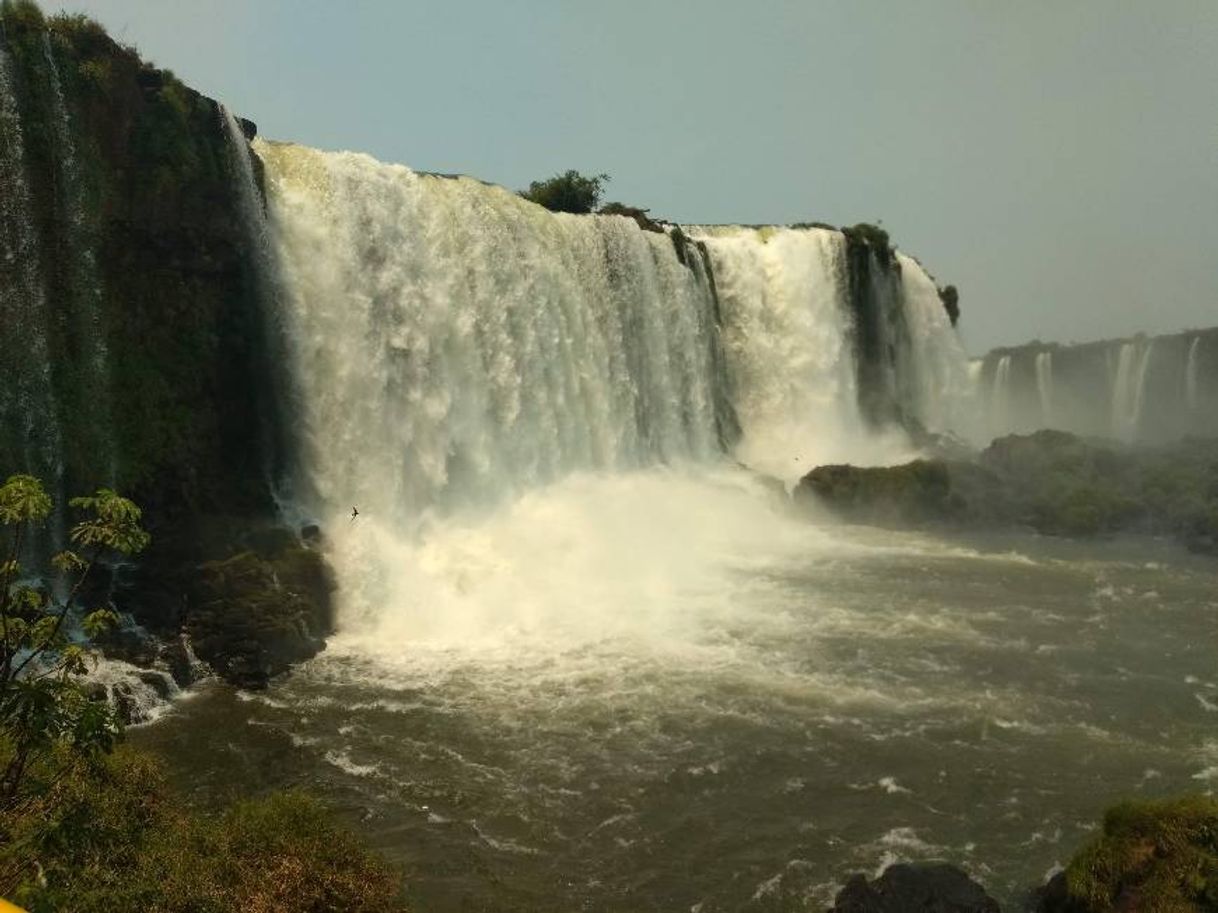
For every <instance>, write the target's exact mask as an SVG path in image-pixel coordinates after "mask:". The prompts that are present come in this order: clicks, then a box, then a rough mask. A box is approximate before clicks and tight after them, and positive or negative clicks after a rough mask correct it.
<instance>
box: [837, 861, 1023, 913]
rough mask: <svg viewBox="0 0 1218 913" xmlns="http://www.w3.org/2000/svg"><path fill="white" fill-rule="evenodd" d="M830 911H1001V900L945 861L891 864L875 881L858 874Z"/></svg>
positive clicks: (847, 885) (969, 912) (958, 912)
mask: <svg viewBox="0 0 1218 913" xmlns="http://www.w3.org/2000/svg"><path fill="white" fill-rule="evenodd" d="M830 913H1000V908H999V906H998V902H997V901H996V900H994V898H992V897H990V896H989V895H988V894H987V893H986V892H985V889H984V888H982V887H981V885H979V884H977V882H975V881H973V880H972V879H971V878H969V877H968V875H966V874H965V873H964V872H962V871H961V870H960V869H958V868H956V867H955V866H952V865H947V864H945V863H927V862H919V863H910V864H905V863H902V864H899V865H890V866H889V867H888V868H886V869H885V870H884V873H883V874H882V875H880V877H879V878H876V879H875V880H874V881H868V880H867V879H866V877H865V876H863V875H855V876H854V877H853V878H851V879H850V880H849V881H848V882H846V886H845V887H844V888H842V889H841V891H839V892H838V895H837V899H836V900H835V901H834V904H833V909H832V910H831V911H830Z"/></svg>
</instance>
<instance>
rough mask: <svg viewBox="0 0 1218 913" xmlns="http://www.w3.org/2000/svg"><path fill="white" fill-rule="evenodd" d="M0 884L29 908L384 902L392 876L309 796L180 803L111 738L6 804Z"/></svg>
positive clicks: (340, 906)
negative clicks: (212, 809)
mask: <svg viewBox="0 0 1218 913" xmlns="http://www.w3.org/2000/svg"><path fill="white" fill-rule="evenodd" d="M0 827H2V828H3V830H2V831H0V895H3V896H5V897H8V898H11V899H12V900H14V901H15V902H17V903H20V904H22V905H23V906H25V907H26V908H27V909H28V910H30V911H31V913H51V911H64V910H71V911H73V913H110V911H116V910H146V911H150V913H231V911H234V910H241V911H250V913H279V911H285V910H292V911H305V913H393V911H402V910H404V906H403V905H402V903H401V900H400V894H401V881H400V878H399V876H398V875H397V874H396V873H395V872H394V871H393V870H392V869H391V868H390V867H389V866H387V865H386V864H385V863H384V862H382V861H381V860H380V859H379V858H378V857H376V856H375V855H374V854H372V853H371V852H369V851H368V850H367V849H365V848H364V847H363V846H362V845H361V844H360V843H359V841H358V840H357V839H356V838H355V837H354V836H353V835H352V834H350V833H349V832H348V831H346V830H344V829H342V828H340V827H338V826H336V825H335V824H334V823H333V822H332V821H331V820H330V818H329V816H328V815H327V813H326V812H325V810H324V809H323V808H322V807H321V806H320V805H319V804H318V803H317V802H315V801H313V800H311V799H309V798H307V797H305V796H303V795H300V794H298V793H291V792H289V793H280V794H276V795H273V796H270V797H268V798H263V799H257V800H252V801H246V802H241V803H238V804H236V805H234V806H233V807H232V808H230V809H228V810H227V811H225V812H223V813H221V814H217V815H205V814H199V813H197V812H193V811H191V810H189V809H187V808H186V807H185V806H184V805H183V804H182V803H181V802H180V801H178V800H176V799H175V797H174V796H173V795H172V794H171V793H170V792H169V790H168V788H167V787H166V782H165V774H164V771H163V769H162V768H161V766H160V764H159V763H158V762H157V761H156V760H155V759H153V758H151V757H150V756H148V755H146V754H143V753H137V752H133V751H130V750H128V749H123V748H120V749H119V750H117V751H115V752H114V753H113V754H111V755H109V756H107V757H105V758H103V759H102V760H101V761H100V762H99V763H98V764H95V765H93V766H90V767H83V768H82V767H75V768H72V769H71V772H70V773H69V775H67V776H63V777H59V778H57V779H56V780H55V781H54V782H53V783H52V784H51V785H50V786H49V787H48V788H47V789H46V790H44V791H41V792H40V793H38V794H36V795H32V796H30V797H29V798H28V799H27V800H26V801H25V802H23V803H22V804H21V805H20V806H19V807H18V808H16V809H14V810H10V811H9V812H8V813H7V814H6V815H5V817H4V819H3V824H2V825H0Z"/></svg>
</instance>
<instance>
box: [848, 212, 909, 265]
mask: <svg viewBox="0 0 1218 913" xmlns="http://www.w3.org/2000/svg"><path fill="white" fill-rule="evenodd" d="M842 234H844V235H845V236H846V241H847V243H850V244H862V245H865V246H867V247H869V248H871V249H872V250H873V251H874V252H875V254H876V256H877V257H879V258H880V260H881V261H883V262H886V263H887V262H889V261H891V260H892V259H893V258H894V257H895V254H896V251H895V248H893V246H892V243H891V241H890V240H889V237H888V232H886V231H885V230H884V229H882V228H880V226H879V225H872V224H871V223H870V222H859V223H858V224H857V225H852V226H850V227H849V228H843V229H842Z"/></svg>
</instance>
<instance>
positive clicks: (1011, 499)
mask: <svg viewBox="0 0 1218 913" xmlns="http://www.w3.org/2000/svg"><path fill="white" fill-rule="evenodd" d="M794 496H795V498H796V500H797V501H800V502H802V503H805V504H809V503H813V504H818V505H822V506H824V507H827V508H828V509H830V510H832V511H833V512H835V513H837V514H838V515H839V516H841V517H843V518H844V519H847V520H850V521H852V522H859V523H875V524H887V525H899V526H928V525H948V526H971V527H977V526H1010V527H1017V526H1021V527H1028V528H1031V529H1033V530H1035V531H1037V532H1039V533H1044V534H1047V535H1058V536H1084V537H1085V536H1097V535H1105V534H1111V533H1117V532H1136V533H1145V534H1151V535H1170V536H1174V537H1176V538H1177V539H1178V540H1180V541H1181V542H1182V543H1183V544H1184V545H1186V546H1187V547H1188V548H1190V549H1191V550H1193V551H1197V552H1205V553H1210V554H1218V441H1214V440H1206V439H1193V440H1187V441H1184V442H1181V443H1180V444H1178V445H1175V446H1172V447H1163V448H1155V449H1144V448H1140V449H1139V448H1127V447H1122V446H1121V445H1118V444H1115V443H1112V442H1104V441H1086V440H1083V439H1082V438H1079V437H1076V436H1075V435H1072V434H1066V433H1065V432H1060V431H1040V432H1037V433H1035V434H1030V435H1010V436H1008V437H1005V438H999V439H998V440H996V441H994V442H993V443H992V444H991V445H990V446H989V447H988V448H986V449H985V450H984V451H983V452H981V453H980V454H979V455H978V457H977V459H976V460H971V461H969V460H959V459H956V460H915V461H914V462H911V463H906V464H904V465H902V466H886V467H857V466H820V467H817V468H816V469H814V470H812V471H811V472H810V473H808V474H807V475H806V476H804V478H803V479H801V480H800V482H799V485H798V486H797V487H796V489H795V493H794Z"/></svg>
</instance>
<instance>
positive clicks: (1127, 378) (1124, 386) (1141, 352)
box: [1112, 340, 1154, 441]
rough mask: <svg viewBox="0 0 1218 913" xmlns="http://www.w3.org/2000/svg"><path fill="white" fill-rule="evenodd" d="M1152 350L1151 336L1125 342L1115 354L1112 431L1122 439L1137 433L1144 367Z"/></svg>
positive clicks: (1143, 395) (1147, 364)
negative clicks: (1138, 340)
mask: <svg viewBox="0 0 1218 913" xmlns="http://www.w3.org/2000/svg"><path fill="white" fill-rule="evenodd" d="M1153 352H1154V340H1151V341H1150V343H1148V344H1141V345H1140V344H1138V343H1137V342H1127V343H1124V344H1123V345H1122V346H1121V348H1120V351H1119V352H1118V354H1117V365H1116V375H1115V378H1114V380H1113V385H1112V434H1113V436H1114V437H1116V438H1119V439H1121V440H1126V441H1132V440H1135V439H1136V438H1137V436H1138V430H1139V428H1140V427H1141V419H1142V404H1143V403H1144V401H1145V397H1146V369H1147V368H1148V367H1149V365H1150V359H1151V355H1152V353H1153Z"/></svg>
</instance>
